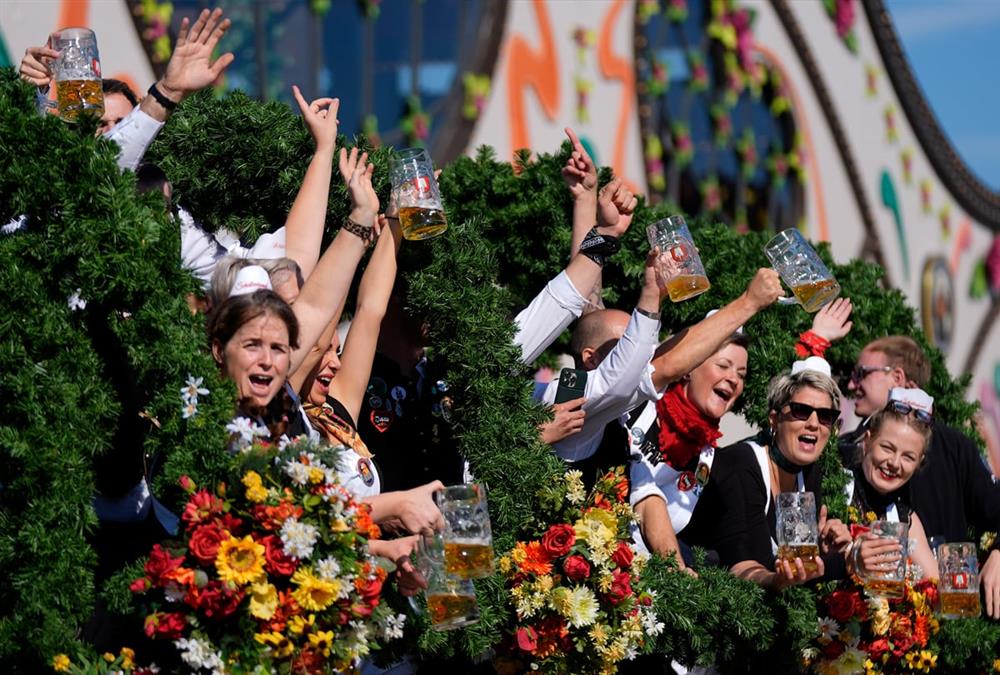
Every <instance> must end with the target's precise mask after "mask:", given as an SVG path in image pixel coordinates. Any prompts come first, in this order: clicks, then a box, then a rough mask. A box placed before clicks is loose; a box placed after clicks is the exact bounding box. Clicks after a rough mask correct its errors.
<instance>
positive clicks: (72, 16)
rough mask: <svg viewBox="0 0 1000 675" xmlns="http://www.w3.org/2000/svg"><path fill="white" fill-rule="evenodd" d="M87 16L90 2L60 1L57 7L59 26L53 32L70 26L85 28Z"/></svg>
mask: <svg viewBox="0 0 1000 675" xmlns="http://www.w3.org/2000/svg"><path fill="white" fill-rule="evenodd" d="M89 16H90V0H62V4H61V5H60V6H59V25H58V26H56V27H55V29H54V30H59V29H60V28H70V27H71V26H78V27H82V28H87V27H89V26H88V17H89Z"/></svg>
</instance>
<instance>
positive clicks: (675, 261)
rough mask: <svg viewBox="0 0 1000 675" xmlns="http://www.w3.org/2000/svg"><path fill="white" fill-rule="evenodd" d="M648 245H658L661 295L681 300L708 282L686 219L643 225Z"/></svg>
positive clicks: (675, 300) (699, 292)
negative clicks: (645, 226)
mask: <svg viewBox="0 0 1000 675" xmlns="http://www.w3.org/2000/svg"><path fill="white" fill-rule="evenodd" d="M646 236H647V237H648V238H649V246H650V248H656V247H657V246H659V247H660V257H659V258H657V260H656V282H657V284H658V285H659V287H660V299H661V300H662V299H663V297H664V296H670V301H671V302H681V301H682V300H687V299H689V298H693V297H695V296H696V295H701V294H702V293H704V292H705V291H707V290H708V289H709V288H710V287H711V284H710V283H709V282H708V276H706V274H705V267H704V266H703V265H702V264H701V258H700V257H698V249H697V248H696V247H695V245H694V238H693V237H692V236H691V231H690V230H689V229H688V226H687V223H686V222H684V218H683V217H681V216H670V217H669V218H664V219H663V220H658V221H656V222H655V223H653V224H652V225H650V226H649V227H647V228H646Z"/></svg>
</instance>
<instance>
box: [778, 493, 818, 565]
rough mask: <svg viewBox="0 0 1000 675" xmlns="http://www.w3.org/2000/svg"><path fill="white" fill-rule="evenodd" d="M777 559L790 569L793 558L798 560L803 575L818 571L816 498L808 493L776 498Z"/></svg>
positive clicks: (785, 494)
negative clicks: (786, 563) (783, 561)
mask: <svg viewBox="0 0 1000 675" xmlns="http://www.w3.org/2000/svg"><path fill="white" fill-rule="evenodd" d="M776 520H777V528H776V532H775V538H776V539H777V543H778V559H779V560H787V561H788V562H789V564H791V565H792V567H793V568H794V566H795V559H796V558H801V559H802V566H803V567H804V568H805V570H806V572H810V573H815V572H817V571H818V570H819V565H818V564H817V563H816V559H817V558H819V525H818V523H817V521H816V495H814V494H813V493H812V492H782V493H781V494H779V495H778V509H777V512H776Z"/></svg>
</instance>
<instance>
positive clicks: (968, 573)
mask: <svg viewBox="0 0 1000 675" xmlns="http://www.w3.org/2000/svg"><path fill="white" fill-rule="evenodd" d="M937 553H938V572H940V574H941V577H940V579H941V581H940V583H939V585H938V598H939V601H940V603H941V616H943V617H945V618H946V619H965V618H969V617H976V616H979V614H980V607H979V561H978V560H977V559H976V545H975V544H973V543H971V542H967V541H960V542H954V543H951V544H941V545H940V546H939V547H938V550H937Z"/></svg>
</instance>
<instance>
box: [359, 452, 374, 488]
mask: <svg viewBox="0 0 1000 675" xmlns="http://www.w3.org/2000/svg"><path fill="white" fill-rule="evenodd" d="M358 475H359V476H361V481H362V482H363V483H364V484H365V485H366V486H367V487H371V486H372V485H374V484H375V470H374V469H373V468H372V463H371V461H370V460H369V459H368V458H367V457H359V458H358Z"/></svg>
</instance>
